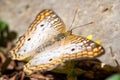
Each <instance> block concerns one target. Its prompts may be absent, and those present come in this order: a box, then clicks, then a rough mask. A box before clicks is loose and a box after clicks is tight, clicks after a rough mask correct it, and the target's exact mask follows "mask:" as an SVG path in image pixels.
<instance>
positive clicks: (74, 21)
mask: <svg viewBox="0 0 120 80" xmlns="http://www.w3.org/2000/svg"><path fill="white" fill-rule="evenodd" d="M77 12H78V9H76V10H75V15H74V17H73V20H72V23H71V26H70V27H69V30H71V28H72V26H73V23H74V22H75V19H76V16H77Z"/></svg>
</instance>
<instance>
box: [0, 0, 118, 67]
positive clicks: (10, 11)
mask: <svg viewBox="0 0 120 80" xmlns="http://www.w3.org/2000/svg"><path fill="white" fill-rule="evenodd" d="M119 8H120V0H34V1H33V0H0V18H1V19H2V20H4V21H6V22H7V23H8V24H9V26H10V29H11V30H15V31H17V32H18V34H19V36H21V35H22V34H24V33H25V32H26V31H27V28H28V27H29V25H30V24H31V23H32V21H33V20H34V19H35V16H36V15H37V14H38V13H39V12H40V11H41V10H43V9H52V10H54V11H55V12H56V13H57V14H58V15H59V16H60V17H61V18H62V19H63V21H64V22H65V24H66V26H67V28H68V30H69V26H70V25H71V24H72V20H73V17H74V15H75V10H76V9H78V13H77V17H76V20H75V22H74V25H73V28H74V27H77V26H80V25H83V24H86V23H89V22H93V24H90V25H86V26H82V27H79V28H77V29H74V30H73V33H74V34H76V35H82V36H87V35H89V34H92V35H93V40H99V41H101V44H102V45H103V47H104V48H105V50H106V52H105V54H104V55H102V56H100V57H99V59H100V60H101V61H102V62H104V63H106V64H110V65H112V66H116V63H115V62H114V60H113V57H112V56H111V52H110V48H109V47H112V49H113V53H114V55H115V59H117V61H118V62H119V63H120V9H119Z"/></svg>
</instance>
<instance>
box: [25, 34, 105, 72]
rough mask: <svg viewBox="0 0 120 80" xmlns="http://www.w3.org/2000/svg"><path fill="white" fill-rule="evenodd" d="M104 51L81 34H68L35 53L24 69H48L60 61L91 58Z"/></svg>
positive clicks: (26, 70)
mask: <svg viewBox="0 0 120 80" xmlns="http://www.w3.org/2000/svg"><path fill="white" fill-rule="evenodd" d="M102 53H104V49H103V47H102V46H100V45H98V44H96V43H95V42H93V41H91V40H88V39H86V38H84V37H81V36H74V35H69V36H66V37H65V38H63V39H62V40H61V41H59V42H56V44H54V45H52V46H50V47H48V48H47V49H46V50H45V51H44V52H41V53H40V54H38V55H36V56H35V57H34V58H33V59H32V60H31V61H30V62H28V63H27V64H26V65H25V66H24V71H25V72H27V73H29V74H30V73H32V72H34V71H37V70H40V71H49V70H52V69H54V68H55V67H56V66H58V65H60V64H61V63H63V62H65V61H67V60H72V59H79V58H92V57H96V56H99V55H100V54H102Z"/></svg>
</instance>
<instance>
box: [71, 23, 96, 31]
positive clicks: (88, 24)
mask: <svg viewBox="0 0 120 80" xmlns="http://www.w3.org/2000/svg"><path fill="white" fill-rule="evenodd" d="M93 23H94V22H93V21H91V22H89V23H86V24H83V25H80V26H77V27H74V28H72V29H71V30H70V31H72V30H74V29H76V28H79V27H82V26H86V25H89V24H93Z"/></svg>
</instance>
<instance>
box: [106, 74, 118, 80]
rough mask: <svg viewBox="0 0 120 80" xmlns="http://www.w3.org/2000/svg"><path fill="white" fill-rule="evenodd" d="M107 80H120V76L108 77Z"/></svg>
mask: <svg viewBox="0 0 120 80" xmlns="http://www.w3.org/2000/svg"><path fill="white" fill-rule="evenodd" d="M106 80H120V74H115V75H112V76H110V77H108V78H107V79H106Z"/></svg>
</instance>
